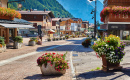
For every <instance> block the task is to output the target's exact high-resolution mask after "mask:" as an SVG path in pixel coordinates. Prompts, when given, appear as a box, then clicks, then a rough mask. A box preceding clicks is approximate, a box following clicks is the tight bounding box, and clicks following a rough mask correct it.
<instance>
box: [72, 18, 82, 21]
mask: <svg viewBox="0 0 130 80" xmlns="http://www.w3.org/2000/svg"><path fill="white" fill-rule="evenodd" d="M71 19H72V20H73V21H78V20H82V19H81V18H71Z"/></svg>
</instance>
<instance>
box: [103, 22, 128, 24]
mask: <svg viewBox="0 0 130 80" xmlns="http://www.w3.org/2000/svg"><path fill="white" fill-rule="evenodd" d="M104 24H130V22H108V23H104Z"/></svg>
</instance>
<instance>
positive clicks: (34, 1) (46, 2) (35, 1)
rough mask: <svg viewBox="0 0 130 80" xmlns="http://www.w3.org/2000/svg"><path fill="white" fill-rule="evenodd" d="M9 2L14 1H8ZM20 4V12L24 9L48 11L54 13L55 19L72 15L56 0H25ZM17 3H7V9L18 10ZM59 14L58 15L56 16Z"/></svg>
mask: <svg viewBox="0 0 130 80" xmlns="http://www.w3.org/2000/svg"><path fill="white" fill-rule="evenodd" d="M9 1H16V0H9ZM21 3H22V6H23V7H22V10H26V9H37V10H44V9H46V10H50V11H52V12H53V13H54V15H55V17H59V16H60V17H68V16H69V17H71V18H73V15H71V13H69V12H68V11H67V10H65V8H64V7H63V6H62V5H61V4H60V3H59V2H58V1H56V0H25V2H21ZM17 6H18V3H15V2H14V3H9V8H12V9H15V10H18V8H17ZM58 14H59V15H58Z"/></svg>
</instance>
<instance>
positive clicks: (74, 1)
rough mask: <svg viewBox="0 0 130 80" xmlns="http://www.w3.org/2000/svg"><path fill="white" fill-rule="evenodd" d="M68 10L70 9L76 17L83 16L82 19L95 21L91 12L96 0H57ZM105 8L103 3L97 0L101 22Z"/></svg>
mask: <svg viewBox="0 0 130 80" xmlns="http://www.w3.org/2000/svg"><path fill="white" fill-rule="evenodd" d="M57 1H58V2H59V3H60V4H61V5H62V6H63V7H64V8H65V9H66V10H67V11H69V12H70V13H71V14H72V15H73V16H74V17H76V18H82V20H88V21H89V22H90V23H94V19H92V16H94V14H90V13H91V11H92V10H93V9H94V7H95V6H94V5H95V2H94V1H93V2H89V1H88V0H57ZM102 9H103V4H102V3H101V2H100V1H99V0H97V14H96V15H97V17H96V18H97V21H99V22H100V12H101V10H102Z"/></svg>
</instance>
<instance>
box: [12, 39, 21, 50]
mask: <svg viewBox="0 0 130 80" xmlns="http://www.w3.org/2000/svg"><path fill="white" fill-rule="evenodd" d="M21 47H22V43H19V42H16V41H15V42H14V49H20V48H21Z"/></svg>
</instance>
